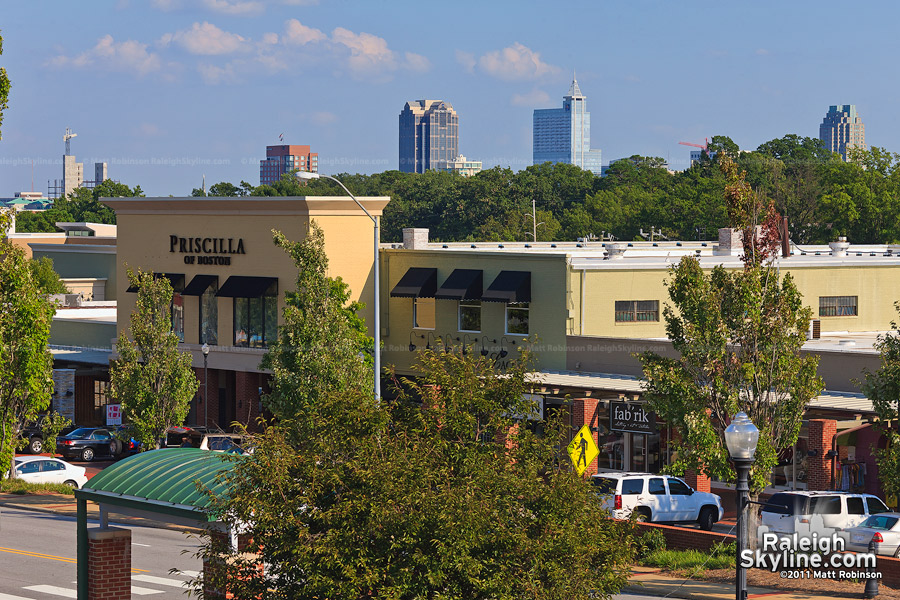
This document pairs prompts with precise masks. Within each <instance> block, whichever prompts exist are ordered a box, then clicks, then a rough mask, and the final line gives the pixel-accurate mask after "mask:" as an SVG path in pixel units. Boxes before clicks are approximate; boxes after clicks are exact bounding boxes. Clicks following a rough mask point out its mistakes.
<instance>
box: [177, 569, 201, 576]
mask: <svg viewBox="0 0 900 600" xmlns="http://www.w3.org/2000/svg"><path fill="white" fill-rule="evenodd" d="M176 574H177V575H184V576H185V577H195V578H196V577H200V571H187V570H181V569H178V571H177V573H176Z"/></svg>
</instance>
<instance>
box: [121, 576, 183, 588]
mask: <svg viewBox="0 0 900 600" xmlns="http://www.w3.org/2000/svg"><path fill="white" fill-rule="evenodd" d="M131 580H132V581H143V582H144V583H155V584H156V585H170V586H172V587H177V588H180V587H185V586H186V585H187V583H188V582H187V581H181V580H179V579H167V578H165V577H154V576H153V575H132V576H131Z"/></svg>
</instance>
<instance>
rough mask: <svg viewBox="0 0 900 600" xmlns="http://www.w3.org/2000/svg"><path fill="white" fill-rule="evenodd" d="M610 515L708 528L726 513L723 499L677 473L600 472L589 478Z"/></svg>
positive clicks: (618, 517) (617, 517) (619, 517)
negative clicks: (681, 477) (694, 486)
mask: <svg viewBox="0 0 900 600" xmlns="http://www.w3.org/2000/svg"><path fill="white" fill-rule="evenodd" d="M591 483H593V484H594V487H595V488H596V489H597V492H598V493H600V494H601V495H603V496H604V500H603V502H604V506H605V508H606V509H607V510H609V512H610V514H611V515H612V517H613V518H616V519H628V518H630V517H631V516H632V514H633V515H634V517H635V519H636V520H638V521H652V522H654V523H659V522H662V523H699V524H700V527H701V528H703V529H706V530H707V531H708V530H710V529H712V526H713V525H714V524H715V523H716V522H717V521H719V520H721V519H722V516H723V515H724V514H725V509H723V508H722V499H721V498H720V497H719V496H717V495H715V494H710V493H708V492H698V491H696V490H695V489H693V488H692V487H691V486H689V485H688V484H686V483H685V482H683V481H682V480H681V479H678V478H677V477H672V476H671V475H655V474H653V473H600V474H597V475H594V476H593V477H592V478H591Z"/></svg>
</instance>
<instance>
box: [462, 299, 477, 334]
mask: <svg viewBox="0 0 900 600" xmlns="http://www.w3.org/2000/svg"><path fill="white" fill-rule="evenodd" d="M481 307H482V303H481V300H460V301H459V302H458V303H457V306H456V328H457V329H456V330H457V331H459V332H460V333H481ZM464 308H466V309H475V308H477V309H478V329H463V309H464Z"/></svg>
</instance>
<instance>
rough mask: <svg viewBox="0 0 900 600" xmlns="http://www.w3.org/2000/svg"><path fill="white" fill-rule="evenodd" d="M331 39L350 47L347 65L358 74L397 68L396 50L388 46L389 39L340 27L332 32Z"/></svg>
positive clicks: (374, 73) (376, 72)
mask: <svg viewBox="0 0 900 600" xmlns="http://www.w3.org/2000/svg"><path fill="white" fill-rule="evenodd" d="M331 39H332V40H333V41H334V42H335V43H337V44H341V45H343V46H346V47H347V48H349V49H350V57H349V58H348V59H347V65H348V66H349V67H350V70H351V71H353V72H354V73H356V74H357V75H363V74H372V75H377V74H378V73H379V72H381V71H393V70H394V69H396V68H397V61H396V59H395V57H394V52H393V51H392V50H391V49H390V48H388V45H387V40H385V39H384V38H380V37H378V36H377V35H372V34H371V33H359V34H356V33H353V32H352V31H350V30H349V29H344V28H343V27H338V28H336V29H335V30H334V31H332V32H331Z"/></svg>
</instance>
